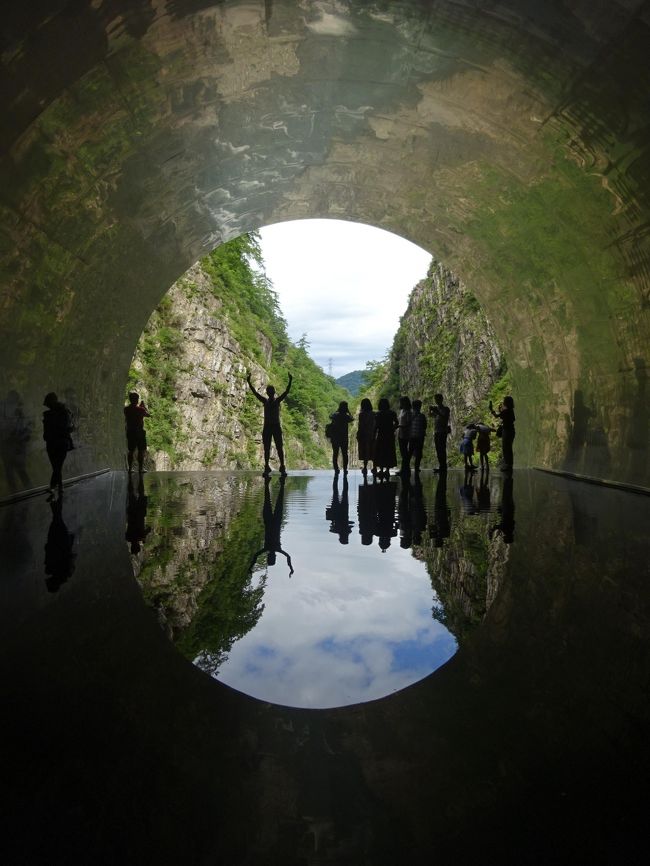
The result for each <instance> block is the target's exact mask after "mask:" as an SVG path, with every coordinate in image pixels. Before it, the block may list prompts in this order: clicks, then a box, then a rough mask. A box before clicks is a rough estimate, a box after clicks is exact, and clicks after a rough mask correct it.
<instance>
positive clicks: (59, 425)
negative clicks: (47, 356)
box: [43, 391, 74, 501]
mask: <svg viewBox="0 0 650 866" xmlns="http://www.w3.org/2000/svg"><path fill="white" fill-rule="evenodd" d="M43 405H44V406H47V411H45V412H43V439H44V440H45V450H46V451H47V456H48V458H49V460H50V465H51V466H52V477H51V478H50V486H49V489H48V494H49V495H48V500H49V501H52V500H53V499H56V496H57V494H58V495H59V496H60V495H61V494H62V493H63V476H62V472H63V463H64V461H65V458H66V457H67V455H68V451H72V449H73V448H74V445H73V444H72V437H71V436H70V434H71V433H72V429H73V426H72V418H71V416H70V413H69V412H68V409H67V407H66V405H65V403H61V402H60V401H59V398H58V397H57V396H56V394H55V393H54V391H50V393H49V394H46V395H45V399H44V400H43Z"/></svg>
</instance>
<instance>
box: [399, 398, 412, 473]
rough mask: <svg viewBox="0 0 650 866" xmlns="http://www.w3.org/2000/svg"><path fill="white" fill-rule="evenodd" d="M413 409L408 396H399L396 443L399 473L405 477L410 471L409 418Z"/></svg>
mask: <svg viewBox="0 0 650 866" xmlns="http://www.w3.org/2000/svg"><path fill="white" fill-rule="evenodd" d="M412 417H413V410H412V409H411V400H410V398H409V397H400V398H399V413H398V415H397V424H398V426H397V444H398V446H399V455H400V459H401V466H400V471H399V474H400V475H402V476H404V477H406V476H407V475H409V474H410V472H411V466H410V463H411V454H410V448H409V443H410V439H411V418H412Z"/></svg>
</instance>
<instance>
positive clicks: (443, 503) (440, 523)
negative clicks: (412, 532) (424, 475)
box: [429, 471, 451, 547]
mask: <svg viewBox="0 0 650 866" xmlns="http://www.w3.org/2000/svg"><path fill="white" fill-rule="evenodd" d="M429 535H430V536H431V538H433V544H434V547H442V545H443V542H444V540H445V538H449V536H450V535H451V509H450V508H449V506H448V504H447V473H446V472H444V471H443V472H441V473H440V476H439V478H438V484H437V485H436V496H435V501H434V505H433V523H432V524H431V525H430V526H429Z"/></svg>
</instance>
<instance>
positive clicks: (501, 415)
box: [489, 395, 515, 472]
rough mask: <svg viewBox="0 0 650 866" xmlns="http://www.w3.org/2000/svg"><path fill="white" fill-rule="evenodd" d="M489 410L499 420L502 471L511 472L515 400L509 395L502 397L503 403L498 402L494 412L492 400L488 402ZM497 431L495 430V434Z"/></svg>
mask: <svg viewBox="0 0 650 866" xmlns="http://www.w3.org/2000/svg"><path fill="white" fill-rule="evenodd" d="M489 407H490V412H491V413H492V414H493V415H494V417H495V418H498V419H499V420H500V421H501V451H502V454H503V466H502V467H501V469H502V471H503V472H511V471H512V467H513V464H514V456H513V453H512V445H513V442H514V441H515V401H514V400H513V399H512V397H511V396H510V395H508V396H507V397H504V398H503V403H501V404H500V406H499V408H498V410H497V411H496V412H495V411H494V409H493V408H492V401H491V400H490V403H489ZM498 435H499V431H498V430H497V436H498Z"/></svg>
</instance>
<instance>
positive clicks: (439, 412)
mask: <svg viewBox="0 0 650 866" xmlns="http://www.w3.org/2000/svg"><path fill="white" fill-rule="evenodd" d="M433 399H434V400H435V401H436V405H435V406H429V415H432V416H433V418H434V419H435V420H434V422H433V444H434V445H435V446H436V456H437V458H438V472H446V471H447V436H449V434H450V432H451V428H450V426H449V414H450V412H449V406H445V405H444V403H443V397H442V394H434V396H433Z"/></svg>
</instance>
